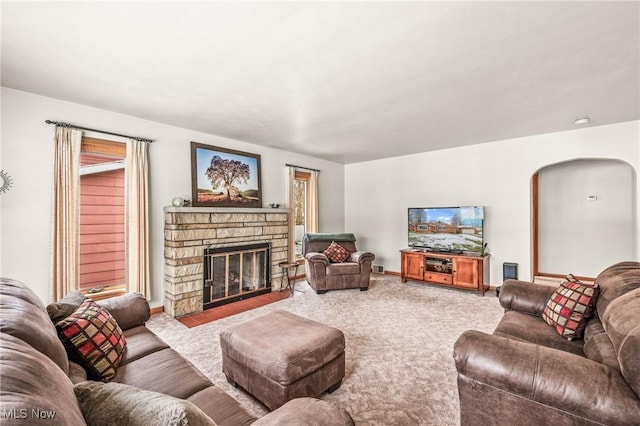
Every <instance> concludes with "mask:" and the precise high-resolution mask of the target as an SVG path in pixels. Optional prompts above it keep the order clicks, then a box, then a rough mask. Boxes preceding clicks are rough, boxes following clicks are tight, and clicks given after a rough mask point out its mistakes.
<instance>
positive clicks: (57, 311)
mask: <svg viewBox="0 0 640 426" xmlns="http://www.w3.org/2000/svg"><path fill="white" fill-rule="evenodd" d="M86 299H87V298H86V297H85V295H84V294H82V293H80V292H79V291H71V292H69V293H68V294H66V295H65V296H64V297H63V298H62V299H60V300H59V301H58V302H56V303H51V304H49V305H47V313H48V314H49V317H50V318H51V322H52V323H54V324H57V323H58V322H60V321H62V320H63V319H65V318H66V317H68V316H69V315H71V314H72V313H74V312H75V311H76V310H77V309H78V308H79V307H80V305H82V302H84V301H85V300H86Z"/></svg>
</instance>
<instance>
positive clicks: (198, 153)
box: [191, 142, 262, 208]
mask: <svg viewBox="0 0 640 426" xmlns="http://www.w3.org/2000/svg"><path fill="white" fill-rule="evenodd" d="M191 197H192V198H191V199H192V205H193V206H194V207H253V208H255V207H262V188H261V185H260V155H259V154H251V153H248V152H242V151H236V150H233V149H228V148H221V147H218V146H212V145H206V144H202V143H198V142H191Z"/></svg>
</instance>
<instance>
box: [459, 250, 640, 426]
mask: <svg viewBox="0 0 640 426" xmlns="http://www.w3.org/2000/svg"><path fill="white" fill-rule="evenodd" d="M595 282H596V284H598V285H599V287H600V295H599V296H598V298H597V300H596V305H595V310H596V313H595V315H594V317H593V318H592V319H591V320H590V321H589V322H588V323H587V326H586V329H585V335H584V339H580V340H574V341H568V340H566V339H565V338H564V337H562V336H560V334H558V333H557V332H556V331H555V329H554V328H552V327H551V326H549V325H548V324H547V323H546V322H544V320H543V319H542V316H541V314H542V311H543V309H544V307H545V305H546V302H547V300H548V299H549V296H550V295H551V294H552V293H553V291H554V290H555V288H553V287H549V286H544V285H539V284H532V283H528V282H523V281H515V280H507V281H505V282H504V284H503V286H502V289H501V291H500V304H501V305H502V307H503V308H504V309H505V314H504V317H503V318H502V320H501V321H500V323H499V324H498V326H497V327H496V329H495V330H494V332H493V334H492V335H489V334H486V333H482V332H479V331H470V330H469V331H465V332H464V333H463V334H462V335H461V336H460V337H459V338H458V340H457V342H456V343H455V345H454V354H453V356H454V359H455V364H456V368H457V370H458V393H459V397H460V423H461V424H462V425H463V426H464V425H478V424H484V425H487V424H489V425H512V424H518V425H520V426H525V425H640V263H638V262H621V263H617V264H615V265H613V266H610V267H609V268H607V269H605V270H604V271H603V272H601V273H600V274H599V275H598V277H597V278H596V281H595Z"/></svg>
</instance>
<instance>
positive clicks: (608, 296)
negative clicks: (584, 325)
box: [595, 262, 640, 318]
mask: <svg viewBox="0 0 640 426" xmlns="http://www.w3.org/2000/svg"><path fill="white" fill-rule="evenodd" d="M595 283H596V284H597V285H598V286H599V288H600V295H599V296H598V301H597V302H596V311H597V312H598V315H600V318H602V315H603V314H604V312H605V311H606V310H607V306H609V303H611V302H612V301H613V300H614V299H616V298H617V297H619V296H621V295H623V294H626V293H628V292H630V291H632V290H635V289H637V288H640V262H620V263H616V264H615V265H612V266H610V267H608V268H607V269H605V270H604V271H602V272H601V273H600V274H599V275H598V276H597V277H596V281H595Z"/></svg>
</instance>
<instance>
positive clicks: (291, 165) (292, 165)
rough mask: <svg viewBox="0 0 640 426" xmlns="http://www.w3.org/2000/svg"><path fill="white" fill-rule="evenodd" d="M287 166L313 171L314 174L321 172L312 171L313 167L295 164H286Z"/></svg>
mask: <svg viewBox="0 0 640 426" xmlns="http://www.w3.org/2000/svg"><path fill="white" fill-rule="evenodd" d="M285 166H287V167H295V168H296V169H305V170H311V171H312V172H319V171H320V170H318V169H312V168H311V167H302V166H296V165H295V164H285Z"/></svg>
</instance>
